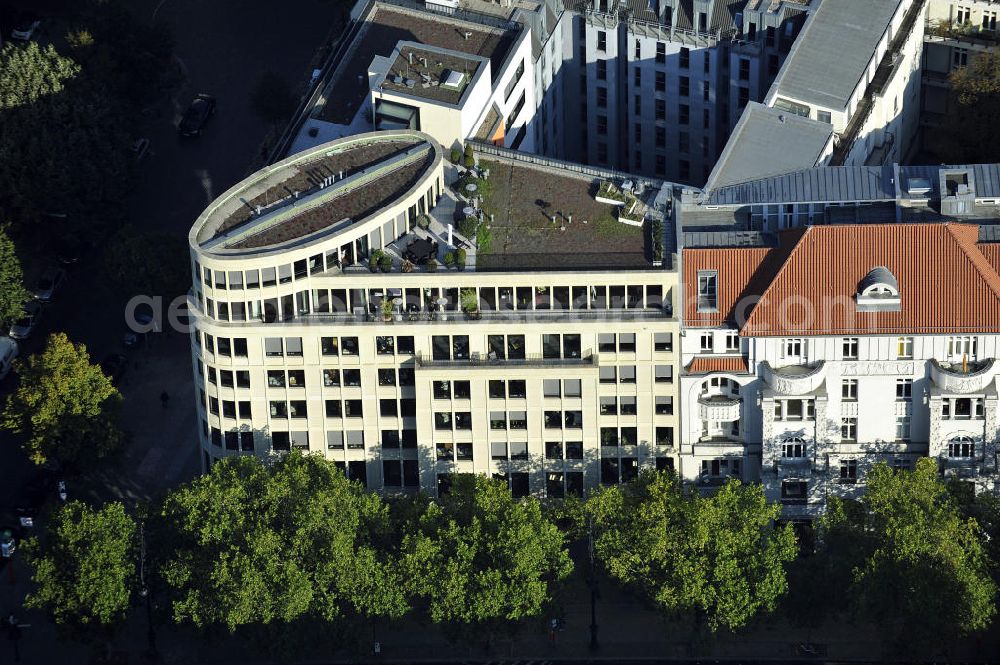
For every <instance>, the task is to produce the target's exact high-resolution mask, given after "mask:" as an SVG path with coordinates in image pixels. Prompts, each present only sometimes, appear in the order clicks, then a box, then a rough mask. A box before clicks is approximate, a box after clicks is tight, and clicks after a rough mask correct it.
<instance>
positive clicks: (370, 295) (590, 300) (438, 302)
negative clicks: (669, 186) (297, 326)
mask: <svg viewBox="0 0 1000 665" xmlns="http://www.w3.org/2000/svg"><path fill="white" fill-rule="evenodd" d="M465 292H472V294H473V295H475V296H476V297H477V299H478V303H479V309H481V310H483V311H530V310H538V311H543V310H545V311H549V310H563V311H569V310H577V311H579V310H607V309H662V308H663V307H664V305H665V302H664V293H663V287H662V286H661V285H659V284H647V285H642V284H637V285H610V286H608V285H602V286H590V287H587V286H573V287H569V286H555V287H550V286H538V287H531V286H519V287H492V286H491V287H478V288H477V287H462V288H459V287H452V288H443V289H439V288H424V289H420V288H409V289H400V288H389V289H384V288H377V289H375V288H373V289H307V290H302V291H298V292H296V293H289V294H286V295H283V296H280V297H274V298H264V299H260V300H238V301H223V300H218V299H212V298H204V297H203V296H202V294H201V293H200V292H199V293H198V303H199V308H200V309H201V310H202V311H203V312H204V313H205V315H206V316H208V317H209V318H212V319H217V320H220V321H233V322H242V321H263V322H265V323H273V322H275V321H288V320H291V319H294V318H295V317H297V316H306V315H309V314H336V313H357V312H358V311H360V312H362V313H363V312H369V313H375V312H376V311H377V310H378V308H379V307H380V306H381V304H382V302H383V301H384V300H385V299H386V298H388V299H390V300H396V299H397V298H398V299H399V303H395V304H397V305H398V308H399V311H400V312H409V313H413V312H421V311H423V312H431V311H437V310H444V311H458V310H459V309H460V308H461V303H462V299H461V298H460V294H463V293H465ZM668 296H669V293H668ZM666 304H667V305H669V300H668V302H667V303H666Z"/></svg>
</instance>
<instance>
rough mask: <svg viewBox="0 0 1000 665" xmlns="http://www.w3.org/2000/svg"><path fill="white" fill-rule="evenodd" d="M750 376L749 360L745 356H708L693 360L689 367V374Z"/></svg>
mask: <svg viewBox="0 0 1000 665" xmlns="http://www.w3.org/2000/svg"><path fill="white" fill-rule="evenodd" d="M715 372H722V373H726V374H749V373H750V369H749V368H748V367H747V359H746V358H744V357H743V356H706V357H698V358H695V359H694V360H692V361H691V362H690V363H689V364H688V366H687V373H688V374H712V373H715Z"/></svg>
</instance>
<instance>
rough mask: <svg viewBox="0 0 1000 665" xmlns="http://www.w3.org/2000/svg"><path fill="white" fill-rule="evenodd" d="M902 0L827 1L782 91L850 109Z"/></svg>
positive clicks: (809, 25)
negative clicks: (851, 102) (852, 96)
mask: <svg viewBox="0 0 1000 665" xmlns="http://www.w3.org/2000/svg"><path fill="white" fill-rule="evenodd" d="M901 1H902V0H832V1H830V0H824V2H822V3H820V6H819V7H818V8H817V9H816V11H814V12H813V15H812V17H811V18H810V19H809V20H807V21H806V27H805V28H804V29H803V31H802V33H801V34H800V35H799V37H798V39H796V40H795V44H794V45H793V46H792V50H791V52H790V53H789V55H788V59H787V60H786V61H785V64H784V66H783V67H782V69H781V73H780V74H779V76H778V80H777V81H776V85H777V95H778V96H779V97H786V98H789V99H794V100H796V101H800V102H802V103H804V104H816V105H819V106H822V107H825V108H829V109H836V110H841V109H846V108H847V103H848V101H849V100H850V98H851V94H852V93H853V92H854V89H855V88H856V87H857V86H858V83H859V82H860V81H861V78H862V76H864V73H865V68H866V67H867V66H868V63H869V61H870V60H871V59H872V56H873V55H874V54H875V49H876V47H877V46H878V43H879V41H880V40H881V39H882V36H883V35H884V34H885V32H886V29H887V28H888V26H889V21H890V20H892V17H893V15H894V14H895V13H896V8H897V7H898V6H899V4H900V2H901Z"/></svg>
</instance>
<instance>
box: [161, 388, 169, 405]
mask: <svg viewBox="0 0 1000 665" xmlns="http://www.w3.org/2000/svg"><path fill="white" fill-rule="evenodd" d="M160 404H162V405H163V408H164V409H165V408H167V406H169V404H170V395H168V394H167V391H166V390H164V391H163V392H162V393H160Z"/></svg>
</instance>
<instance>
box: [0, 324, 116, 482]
mask: <svg viewBox="0 0 1000 665" xmlns="http://www.w3.org/2000/svg"><path fill="white" fill-rule="evenodd" d="M16 367H17V369H18V372H19V373H20V377H21V382H20V385H18V387H17V390H16V391H15V392H14V393H12V394H11V395H9V396H8V398H7V404H6V407H5V408H4V412H3V421H2V422H3V426H4V427H5V428H6V429H8V430H11V431H13V432H16V433H18V434H21V435H22V436H23V437H24V447H25V450H26V451H27V453H28V456H29V457H30V458H31V459H32V461H34V462H35V463H36V464H44V463H46V462H48V461H50V460H51V461H55V462H57V463H58V464H60V465H63V466H67V467H69V468H71V469H75V470H80V469H81V468H83V467H86V466H87V465H89V464H91V463H92V462H95V461H97V460H100V459H102V458H104V457H106V456H107V455H109V454H110V453H112V452H114V451H116V450H117V449H118V448H119V447H120V446H121V444H122V443H123V440H124V435H123V433H122V432H121V430H120V429H119V428H118V413H119V408H120V406H121V395H120V394H119V392H118V390H117V389H116V388H115V387H114V386H113V385H112V384H111V380H110V379H109V378H108V377H107V376H105V375H104V372H103V371H101V368H100V366H98V365H93V364H91V362H90V355H89V354H88V353H87V349H86V347H85V346H84V345H83V344H74V343H73V342H71V341H70V340H69V338H68V337H67V336H66V334H65V333H53V334H52V335H49V338H48V340H47V341H46V345H45V349H44V350H43V351H42V352H41V353H38V354H35V355H33V356H31V357H29V358H27V359H26V360H20V359H19V360H17V361H16Z"/></svg>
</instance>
